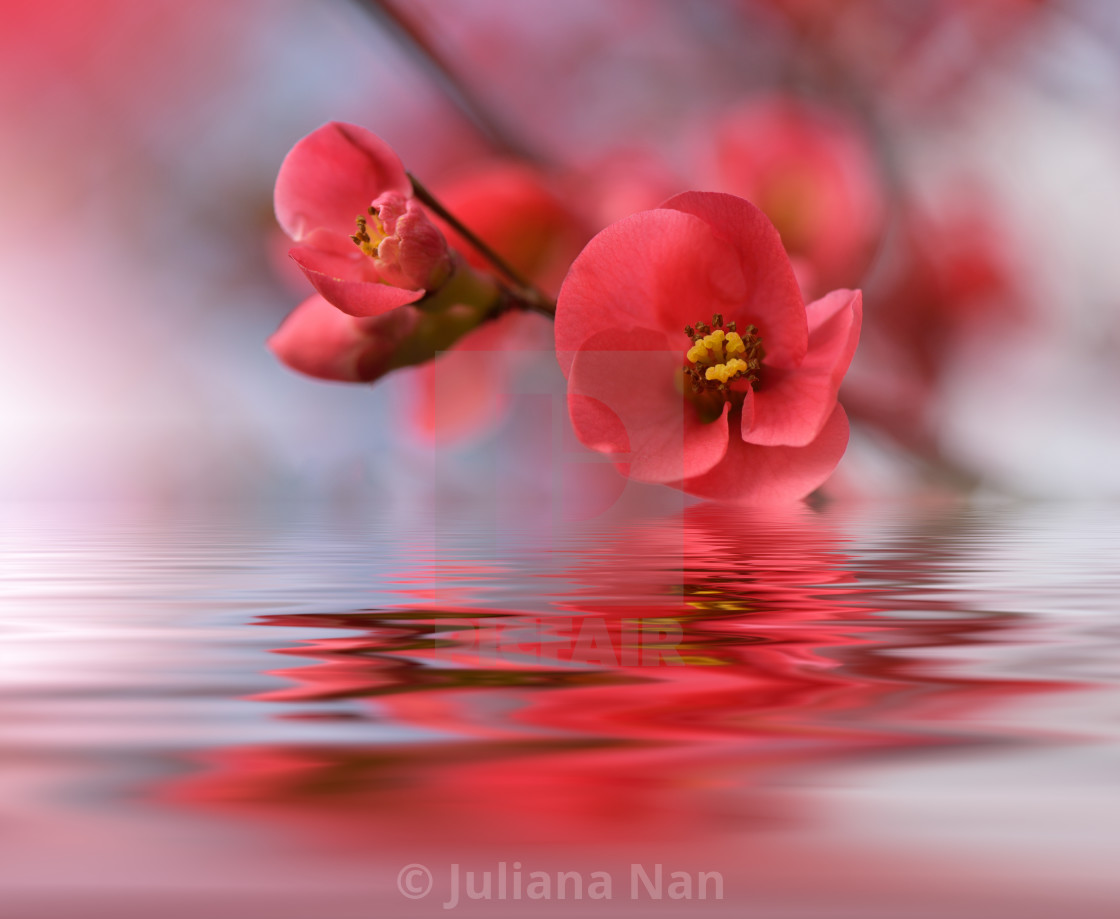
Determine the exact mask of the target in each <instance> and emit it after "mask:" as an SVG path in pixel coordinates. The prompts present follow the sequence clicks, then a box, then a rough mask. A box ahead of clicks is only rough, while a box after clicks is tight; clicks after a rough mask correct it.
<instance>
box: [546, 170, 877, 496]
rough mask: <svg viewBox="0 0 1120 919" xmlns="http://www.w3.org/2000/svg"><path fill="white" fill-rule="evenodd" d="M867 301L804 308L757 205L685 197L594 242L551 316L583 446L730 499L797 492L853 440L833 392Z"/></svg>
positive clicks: (646, 476)
mask: <svg viewBox="0 0 1120 919" xmlns="http://www.w3.org/2000/svg"><path fill="white" fill-rule="evenodd" d="M861 316H862V297H861V294H860V293H859V291H849V290H837V291H833V292H832V293H830V294H828V295H827V296H825V297H823V298H822V299H820V300H817V301H816V302H814V303H811V304H809V306H808V307H806V306H805V305H804V303H803V301H802V299H801V293H800V291H799V289H798V285H797V280H796V278H795V277H794V273H793V268H792V266H791V265H790V260H789V257H788V256H787V255H786V253H785V250H784V249H783V248H782V244H781V240H780V238H779V236H778V234H777V232H776V231H775V229H774V227H773V225H772V224H771V223H770V221H769V220H767V219H766V217H765V215H764V214H763V213H762V212H761V211H760V210H758V208H756V207H754V206H753V205H751V204H749V203H748V202H746V201H744V200H742V199H741V198H736V197H733V196H731V195H724V194H715V193H704V192H688V193H686V194H683V195H678V196H677V197H675V198H671V199H670V200H669V201H667V202H665V204H664V205H662V206H661V207H660V208H657V209H655V210H651V211H644V212H641V213H638V214H634V215H632V216H630V217H627V218H625V219H623V220H621V221H619V222H618V223H615V224H613V225H612V226H610V227H608V228H607V229H605V230H603V231H602V232H601V233H600V234H599V235H598V236H596V237H595V238H594V239H592V240H591V242H590V243H588V245H587V247H586V248H585V249H584V250H583V252H582V253H581V255H580V256H579V258H578V259H576V261H575V263H574V264H573V266H572V269H571V271H570V272H569V274H568V277H567V279H566V280H565V282H564V286H563V287H562V288H561V291H560V298H559V302H558V306H557V313H556V348H557V356H558V358H559V360H560V367H561V369H562V370H563V372H564V374H565V376H566V377H567V378H568V407H569V411H570V413H571V417H572V423H573V425H574V427H575V431H576V434H577V436H578V437H579V439H580V440H581V441H582V442H583V443H584V444H586V445H587V446H589V447H592V448H593V449H596V450H599V451H602V452H605V453H608V454H612V455H614V456H616V457H617V463H618V466H619V469H620V471H622V472H623V473H624V474H626V475H629V476H630V477H632V478H635V479H639V480H641V481H646V482H661V483H665V484H669V485H674V486H676V487H678V488H681V489H683V490H684V491H686V492H688V493H689V494H694V495H698V496H700V497H704V498H711V499H719V500H726V501H730V502H735V503H768V502H775V501H789V500H793V499H796V498H800V497H802V496H804V495H806V494H808V493H809V492H810V491H812V490H813V489H814V488H816V487H817V486H818V485H820V484H821V483H822V482H823V481H824V480H825V479H826V478H827V477H828V476H829V474H830V473H831V472H832V470H833V469H834V468H835V466H836V464H837V463H838V462H839V461H840V458H841V456H842V455H843V453H844V450H845V448H846V447H847V442H848V421H847V416H846V415H845V414H844V410H843V409H842V408H841V407H840V405H839V404H838V403H837V400H836V396H837V391H838V390H839V387H840V381H841V379H842V378H843V376H844V373H845V372H846V371H847V368H848V365H849V363H850V362H851V359H852V355H853V353H854V352H855V348H856V343H857V341H858V338H859V328H860V319H861Z"/></svg>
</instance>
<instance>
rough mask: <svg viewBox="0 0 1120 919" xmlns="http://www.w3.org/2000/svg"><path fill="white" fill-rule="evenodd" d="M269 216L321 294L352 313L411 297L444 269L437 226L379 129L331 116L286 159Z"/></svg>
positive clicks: (447, 262) (440, 281)
mask: <svg viewBox="0 0 1120 919" xmlns="http://www.w3.org/2000/svg"><path fill="white" fill-rule="evenodd" d="M275 204H276V219H277V220H278V221H279V223H280V226H281V227H282V228H283V229H284V232H286V233H287V234H288V235H289V236H290V237H291V238H292V239H293V240H294V241H295V242H296V243H297V245H296V246H295V247H294V248H293V249H292V250H291V251H290V253H289V254H290V255H291V257H292V258H293V259H295V261H296V263H297V264H298V265H299V267H300V268H301V269H303V273H304V274H305V275H307V278H308V280H310V281H311V283H312V285H314V287H315V289H316V290H317V291H318V292H319V293H320V294H321V295H322V297H323V298H324V299H325V300H326V301H327V302H328V303H331V304H332V305H334V306H336V307H338V309H340V310H342V312H344V313H347V314H349V315H351V316H360V317H370V316H380V315H382V314H384V313H386V312H388V311H390V310H393V309H396V308H397V307H400V306H404V305H405V304H408V303H415V302H417V301H418V300H420V299H422V298H423V297H425V296H426V295H427V294H428V293H429V292H431V291H435V290H438V289H439V288H440V287H442V286H443V285H444V284H445V283H446V282H447V281H448V279H449V278H450V277H451V275H452V273H453V270H454V262H453V258H452V254H451V251H450V249H448V246H447V241H446V240H445V239H444V237H443V234H442V233H440V231H439V230H438V229H437V228H436V227H435V225H434V224H433V223H432V222H431V221H430V220H429V219H428V216H427V215H426V214H425V213H424V211H423V209H422V208H421V207H420V204H419V202H417V201H416V200H415V199H413V197H412V183H411V182H410V181H409V178H408V175H407V174H406V173H405V170H404V166H403V165H402V164H401V161H400V159H399V158H398V157H397V155H396V154H395V153H394V152H393V151H392V149H391V148H390V147H389V146H388V144H386V143H385V142H384V141H383V140H381V138H379V137H377V136H376V135H375V134H372V133H370V132H369V131H367V130H365V129H364V128H360V127H358V126H357V125H352V124H341V123H339V122H332V123H330V124H327V125H324V126H323V127H321V128H319V129H318V130H317V131H313V132H312V133H310V134H308V135H307V137H305V138H303V140H301V141H299V142H298V143H297V144H296V145H295V146H294V147H293V148H292V149H291V151H290V152H289V153H288V155H287V157H285V158H284V162H283V164H282V165H281V166H280V174H279V175H278V176H277V178H276V191H275Z"/></svg>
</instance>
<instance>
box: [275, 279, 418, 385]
mask: <svg viewBox="0 0 1120 919" xmlns="http://www.w3.org/2000/svg"><path fill="white" fill-rule="evenodd" d="M418 320H419V314H418V313H417V311H416V310H414V309H399V310H397V311H396V312H394V313H390V314H389V315H387V316H384V317H381V318H377V319H355V318H353V317H352V316H347V315H346V314H345V313H341V312H339V311H338V310H337V309H335V308H334V307H333V306H332V305H331V304H330V303H328V302H327V301H326V300H324V299H323V298H322V297H317V296H313V297H309V298H308V299H306V300H304V301H303V303H301V304H300V305H299V306H297V307H296V308H295V310H294V311H293V312H292V313H291V315H289V316H288V318H287V319H285V320H284V322H283V324H282V325H281V326H280V328H279V329H277V330H276V332H275V334H273V336H272V337H271V338H270V339H269V340H268V347H269V348H270V349H271V351H272V352H273V354H275V355H276V356H277V357H278V358H280V360H281V361H283V362H284V363H285V364H287V365H288V366H289V367H291V368H292V369H293V370H298V371H299V372H300V373H306V374H307V375H308V376H313V377H318V378H319V379H322V380H338V381H340V382H345V383H368V382H370V381H372V380H375V379H377V378H378V377H380V376H381V375H382V374H383V373H385V372H386V370H388V369H389V362H390V360H391V358H392V356H393V353H394V350H395V348H396V346H397V344H398V342H399V341H400V340H401V339H402V338H404V337H405V336H406V335H408V334H409V333H410V332H411V331H412V329H413V328H414V327H415V325H416V323H417V321H418Z"/></svg>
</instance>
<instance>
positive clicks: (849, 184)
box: [0, 0, 1120, 503]
mask: <svg viewBox="0 0 1120 919" xmlns="http://www.w3.org/2000/svg"><path fill="white" fill-rule="evenodd" d="M0 14H2V21H3V23H4V26H3V29H2V30H0V123H2V126H3V130H2V133H0V188H2V201H3V219H2V221H0V234H2V239H0V266H2V267H3V279H4V283H3V292H2V294H0V496H3V497H6V498H16V499H55V500H60V501H78V500H87V499H88V500H94V501H102V500H109V501H120V500H137V501H146V502H150V501H156V502H163V501H166V502H182V501H210V500H216V501H269V500H276V499H290V498H322V497H328V498H338V499H340V500H352V499H354V498H355V497H357V496H367V497H371V498H373V499H375V500H381V501H385V502H389V503H392V502H401V503H407V502H408V501H410V500H412V498H413V497H414V496H415V495H417V494H422V493H423V492H424V490H425V488H427V487H428V486H429V485H430V482H431V470H432V468H433V466H432V463H431V457H432V454H433V443H432V441H431V439H430V438H426V437H425V436H424V434H423V432H422V431H420V430H418V429H416V426H415V425H411V424H410V423H409V417H410V415H414V414H415V413H416V411H417V409H416V396H415V390H416V378H415V372H414V371H402V372H400V373H398V374H395V375H393V376H392V377H390V378H389V379H387V380H385V381H383V382H382V383H379V384H378V385H377V386H375V387H367V386H346V385H340V384H329V383H323V382H319V381H315V380H310V379H308V378H304V377H301V376H298V375H297V374H295V373H293V372H291V371H289V370H287V369H285V368H284V367H283V366H281V365H280V364H279V362H278V361H277V360H276V359H275V358H274V357H273V356H272V355H271V354H270V353H269V352H268V351H267V350H266V348H265V344H264V343H265V340H266V339H267V337H268V336H269V335H270V334H271V333H272V332H273V331H274V330H275V328H276V327H277V325H278V324H279V323H280V321H281V320H282V319H283V317H284V316H285V315H286V313H287V312H288V311H289V310H290V309H291V308H292V307H294V306H295V305H296V303H298V302H299V301H300V300H301V299H302V298H303V296H304V295H305V291H306V289H307V288H306V285H305V284H304V282H303V281H302V278H300V277H298V274H297V273H295V272H293V270H292V268H291V267H290V265H289V264H288V263H287V260H286V258H285V240H284V238H283V237H282V235H281V234H279V231H278V230H277V229H276V227H275V223H274V220H273V217H272V202H271V196H272V184H273V180H274V178H275V175H276V171H277V168H278V166H279V164H280V161H281V160H282V158H283V156H284V154H285V153H286V151H287V150H288V149H289V148H290V146H291V145H292V144H293V143H294V142H295V141H296V140H297V139H298V138H300V137H301V136H303V135H304V134H306V133H307V132H309V131H311V130H313V129H314V128H316V127H318V126H319V125H320V124H322V123H324V122H326V121H329V120H345V121H353V122H356V123H359V124H363V125H365V126H367V127H369V128H370V129H372V130H374V131H375V132H377V133H379V134H380V135H382V136H383V137H384V138H386V139H387V140H388V141H389V142H390V143H391V144H393V145H394V147H395V148H396V149H397V150H398V151H399V152H400V153H401V155H402V158H403V159H404V160H405V162H406V164H407V165H408V167H409V168H410V169H411V170H412V171H413V172H414V173H416V174H417V175H418V176H421V177H424V178H426V179H427V178H430V179H431V180H432V181H433V182H437V183H438V182H439V181H440V180H441V177H443V176H446V175H450V174H453V173H454V172H455V171H456V170H462V169H464V168H467V167H469V166H470V165H471V164H472V163H476V162H479V161H481V160H483V159H485V158H486V157H491V156H494V155H502V156H504V157H507V158H508V157H511V156H518V157H521V158H523V159H525V160H526V161H527V162H529V163H531V164H532V166H533V168H535V169H539V170H541V172H542V174H547V175H548V177H549V179H548V180H549V182H551V183H553V186H554V187H555V188H556V189H558V192H557V194H558V195H559V196H561V197H562V198H563V199H564V200H565V201H567V202H568V203H570V204H571V205H572V207H573V209H574V210H576V211H578V212H579V214H580V216H581V218H582V219H584V220H585V221H587V223H588V225H592V224H594V223H595V222H599V223H600V224H601V223H602V222H603V221H606V220H608V219H611V218H613V217H617V216H621V215H622V214H623V213H625V212H626V211H627V210H629V209H632V208H635V207H647V206H652V205H654V204H656V203H657V201H658V200H660V199H661V198H663V197H665V196H667V195H668V194H671V193H674V192H676V191H679V190H684V189H688V188H702V189H714V188H724V189H727V190H731V191H738V193H740V194H745V195H747V196H748V197H752V198H753V199H755V200H757V201H758V202H759V203H760V204H761V205H762V206H763V207H764V209H767V210H768V211H769V212H770V213H771V216H772V218H773V219H775V221H776V223H778V225H779V227H780V228H781V229H782V231H783V234H784V237H785V238H786V240H787V242H788V243H789V244H790V246H791V248H792V249H796V250H797V251H796V252H795V255H796V256H797V258H798V259H799V266H800V269H801V270H802V272H803V275H802V276H803V281H804V284H805V286H806V289H807V290H809V289H811V288H814V287H819V286H823V287H824V288H826V289H827V287H829V286H860V287H863V288H864V290H865V293H866V303H867V317H866V320H865V331H864V337H863V341H862V344H861V349H860V352H859V354H858V355H857V361H856V364H855V366H854V368H853V371H852V373H851V375H850V378H849V380H848V382H847V384H846V388H845V391H844V393H843V394H842V400H843V401H844V403H845V405H846V406H847V407H848V409H849V412H850V414H851V416H852V419H853V425H854V426H853V440H852V445H851V447H850V449H849V453H848V456H847V457H846V458H845V460H844V462H843V464H842V465H841V468H840V471H839V472H838V473H837V475H836V477H835V478H834V479H833V481H832V482H831V483H830V485H829V489H830V490H831V491H832V492H833V493H834V494H837V495H844V496H849V497H850V496H856V497H877V496H883V495H887V496H898V495H903V494H911V493H915V492H917V493H923V494H925V493H929V492H931V491H945V490H951V491H977V490H978V491H979V492H981V493H985V494H1006V495H1011V496H1028V497H1081V498H1095V497H1115V496H1117V495H1120V463H1118V462H1117V461H1116V457H1117V456H1118V455H1120V423H1118V418H1120V412H1118V409H1117V403H1116V393H1117V390H1118V388H1120V387H1118V384H1120V362H1118V361H1117V360H1116V355H1117V352H1118V350H1120V258H1118V257H1117V248H1118V245H1120V169H1118V168H1117V166H1118V164H1120V119H1118V115H1120V8H1118V7H1117V5H1116V4H1115V3H1113V2H1111V0H913V2H907V3H894V2H889V0H848V2H843V3H834V2H826V0H702V2H689V3H684V2H672V0H665V2H661V0H565V2H563V3H560V2H546V0H533V2H522V0H470V2H464V0H410V2H408V3H404V2H398V3H397V4H396V6H395V7H390V6H387V5H385V4H377V3H365V2H359V0H353V2H347V0H329V2H327V0H221V2H218V0H197V2H193V3H172V2H170V0H96V2H94V0H55V2H53V3H40V2H33V0H3V2H0ZM462 216H463V217H464V219H466V220H467V222H468V223H469V215H462ZM592 229H594V227H593V226H592ZM511 423H514V422H512V421H510V420H509V419H507V420H506V422H504V424H506V425H507V429H506V430H505V431H503V429H502V425H501V424H498V426H497V427H494V426H491V427H490V428H488V429H486V430H479V431H476V432H474V435H475V436H474V437H472V438H467V439H465V440H463V441H461V442H459V441H457V442H455V443H447V444H440V445H439V446H438V447H437V449H438V451H439V453H440V457H441V459H450V460H451V461H452V462H455V461H456V460H455V457H457V456H459V455H460V454H461V455H462V462H463V464H464V465H463V468H464V469H467V470H469V469H470V468H471V467H470V464H471V462H472V461H474V462H477V461H478V458H479V456H487V455H489V454H487V453H486V451H485V449H483V450H482V452H481V453H480V452H479V447H478V443H479V442H480V441H481V442H485V441H486V439H487V438H490V439H491V440H490V442H491V444H493V442H494V438H498V439H499V440H500V439H501V438H503V437H507V436H508V433H509V432H508V425H509V424H511ZM472 451H473V452H472ZM472 458H473V459H472ZM511 465H515V464H511Z"/></svg>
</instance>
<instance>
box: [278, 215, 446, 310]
mask: <svg viewBox="0 0 1120 919" xmlns="http://www.w3.org/2000/svg"><path fill="white" fill-rule="evenodd" d="M313 238H314V240H315V246H316V247H312V246H296V247H295V248H293V249H291V250H290V252H289V253H288V254H289V255H290V256H291V257H292V259H294V260H295V263H296V264H297V265H299V267H300V268H301V269H303V273H304V274H305V275H307V279H308V280H309V281H310V282H311V283H312V285H314V287H315V289H316V290H317V291H318V292H319V293H320V294H322V296H323V297H324V298H326V299H327V300H328V301H329V302H330V303H332V304H333V305H334V306H336V307H337V308H338V309H340V310H341V311H342V312H343V313H346V314H348V315H350V316H358V317H369V316H380V315H382V314H383V313H387V312H389V311H390V310H393V309H396V308H397V307H398V306H404V305H405V304H406V303H415V302H416V301H417V300H419V299H420V298H421V297H423V296H424V294H425V293H426V291H423V290H408V289H407V288H403V287H392V286H390V285H389V284H381V283H379V281H378V279H377V271H376V269H375V268H374V266H373V263H372V261H371V260H370V259H369V258H367V257H365V256H364V255H362V254H361V252H359V251H358V249H357V247H356V246H352V247H351V248H353V249H354V251H355V252H356V253H357V254H356V256H352V255H350V254H349V253H345V254H343V253H340V252H339V251H337V247H334V246H332V247H331V248H332V249H334V250H335V251H331V249H326V248H318V246H319V245H320V244H321V243H323V241H324V240H326V239H328V238H331V234H327V233H316V234H315V236H314V237H313ZM333 238H334V239H335V240H337V238H338V237H333Z"/></svg>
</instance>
